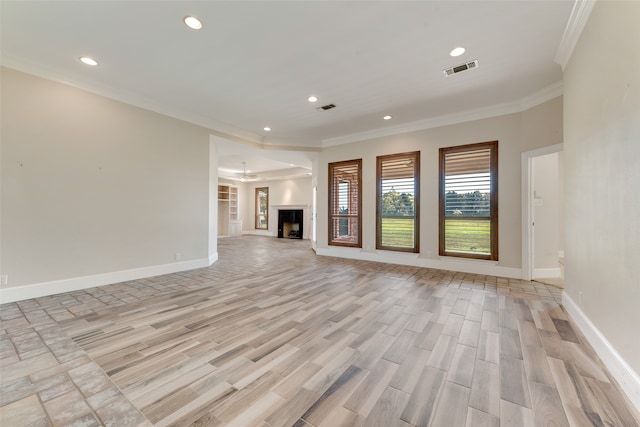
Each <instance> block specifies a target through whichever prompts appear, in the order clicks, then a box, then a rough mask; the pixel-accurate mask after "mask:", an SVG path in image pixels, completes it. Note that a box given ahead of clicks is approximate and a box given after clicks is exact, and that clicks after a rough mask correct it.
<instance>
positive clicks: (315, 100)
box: [307, 95, 318, 102]
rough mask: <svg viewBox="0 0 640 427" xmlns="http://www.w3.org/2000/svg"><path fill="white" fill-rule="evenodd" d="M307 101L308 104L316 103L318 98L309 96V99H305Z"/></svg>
mask: <svg viewBox="0 0 640 427" xmlns="http://www.w3.org/2000/svg"><path fill="white" fill-rule="evenodd" d="M307 101H309V102H317V101H318V97H317V96H313V95H311V96H310V97H308V98H307Z"/></svg>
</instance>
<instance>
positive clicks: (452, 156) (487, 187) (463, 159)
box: [444, 148, 491, 218]
mask: <svg viewBox="0 0 640 427" xmlns="http://www.w3.org/2000/svg"><path fill="white" fill-rule="evenodd" d="M444 176H445V178H444V179H445V181H444V182H445V184H444V185H445V194H452V193H455V194H457V195H465V196H467V195H469V194H470V195H469V196H468V197H463V198H460V197H447V198H446V199H445V214H446V216H456V215H460V216H474V217H487V218H489V217H490V216H491V215H490V211H489V210H490V201H491V149H490V148H484V149H480V150H473V151H463V152H458V153H455V152H454V153H446V154H445V156H444Z"/></svg>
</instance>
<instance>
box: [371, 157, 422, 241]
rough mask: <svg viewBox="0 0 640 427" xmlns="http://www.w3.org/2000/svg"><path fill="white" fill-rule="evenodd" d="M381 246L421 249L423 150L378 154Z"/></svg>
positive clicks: (378, 214) (379, 237) (378, 213)
mask: <svg viewBox="0 0 640 427" xmlns="http://www.w3.org/2000/svg"><path fill="white" fill-rule="evenodd" d="M377 159H378V167H377V175H378V177H377V178H378V179H377V181H378V197H377V205H378V206H377V223H378V227H377V239H376V247H377V248H378V249H387V250H397V251H407V252H418V242H419V239H418V232H419V226H418V210H419V206H420V204H419V202H418V199H419V191H418V182H419V170H420V153H419V152H417V151H416V152H412V153H403V154H394V155H390V156H379V157H378V158H377Z"/></svg>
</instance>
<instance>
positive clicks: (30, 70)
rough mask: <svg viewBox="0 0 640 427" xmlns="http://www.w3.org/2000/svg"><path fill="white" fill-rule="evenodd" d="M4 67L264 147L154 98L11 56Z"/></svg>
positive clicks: (247, 135) (248, 135)
mask: <svg viewBox="0 0 640 427" xmlns="http://www.w3.org/2000/svg"><path fill="white" fill-rule="evenodd" d="M1 65H2V66H3V67H7V68H11V69H13V70H16V71H20V72H23V73H26V74H31V75H33V76H36V77H41V78H43V79H47V80H51V81H54V82H57V83H62V84H65V85H67V86H71V87H74V88H76V89H81V90H84V91H86V92H90V93H93V94H96V95H99V96H103V97H105V98H109V99H112V100H115V101H118V102H122V103H125V104H128V105H132V106H134V107H139V108H143V109H145V110H149V111H153V112H154V113H159V114H162V115H164V116H168V117H172V118H174V119H178V120H182V121H185V122H188V123H191V124H194V125H197V126H202V127H204V128H207V129H208V130H209V131H211V133H213V134H216V135H218V136H221V137H223V138H227V139H232V140H236V141H238V140H239V141H243V142H250V143H258V144H260V145H262V144H263V138H262V137H261V136H260V135H257V134H254V133H251V132H247V131H244V130H242V129H239V128H236V127H234V126H231V125H228V124H226V123H222V122H219V121H216V120H213V119H211V118H209V117H204V116H201V115H199V114H194V113H192V112H189V111H184V110H182V109H179V108H173V107H170V106H168V105H164V104H162V103H159V102H157V101H155V100H153V99H150V98H147V97H145V96H141V95H138V94H135V93H133V92H129V91H123V90H119V89H116V88H113V87H110V86H107V85H99V84H95V83H91V84H89V83H86V82H83V81H82V80H81V79H79V78H76V77H73V76H68V75H64V74H62V73H60V72H58V71H56V70H54V69H52V68H47V67H43V66H42V65H36V64H34V63H31V62H28V61H24V60H22V59H18V58H14V57H11V56H8V55H3V56H2V62H1Z"/></svg>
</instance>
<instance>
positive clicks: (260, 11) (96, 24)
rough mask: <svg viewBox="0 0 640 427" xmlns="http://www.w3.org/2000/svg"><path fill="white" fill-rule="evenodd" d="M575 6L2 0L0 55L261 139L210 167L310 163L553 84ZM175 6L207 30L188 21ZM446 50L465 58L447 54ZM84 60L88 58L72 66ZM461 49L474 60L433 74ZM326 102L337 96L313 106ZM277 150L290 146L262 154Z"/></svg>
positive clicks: (229, 148) (16, 64)
mask: <svg viewBox="0 0 640 427" xmlns="http://www.w3.org/2000/svg"><path fill="white" fill-rule="evenodd" d="M573 3H574V2H573V0H571V1H569V0H566V1H562V0H555V1H542V0H534V1H519V0H514V1H482V0H477V1H413V2H406V1H375V2H374V1H370V2H352V1H296V2H290V1H256V2H249V1H113V0H112V1H56V0H49V1H42V2H38V1H7V0H2V2H1V3H0V4H1V6H0V7H1V8H2V10H1V15H2V16H1V19H2V21H1V37H2V41H1V42H2V63H3V64H4V65H6V66H9V67H12V68H16V69H19V70H23V71H26V72H30V73H33V74H36V75H40V76H43V77H47V78H51V79H54V80H58V81H62V82H65V83H69V84H72V85H75V86H78V87H81V88H84V89H88V90H91V91H93V92H96V93H100V94H103V95H107V96H111V97H113V98H115V99H120V100H123V101H125V102H129V103H131V104H134V105H139V106H142V107H145V108H149V109H152V110H154V111H158V112H162V113H164V114H168V115H171V116H174V117H178V118H181V119H184V120H188V121H191V122H193V123H197V124H200V125H204V126H207V127H209V128H211V129H212V130H214V131H216V132H217V133H219V134H228V135H233V136H234V137H235V138H231V139H234V140H235V141H238V138H240V139H242V140H245V141H251V142H254V143H257V144H258V145H257V146H258V147H262V148H267V149H266V150H265V149H257V148H256V144H253V145H251V144H250V145H248V146H243V147H240V148H237V147H236V148H233V146H234V145H239V144H238V143H237V142H231V141H228V143H227V144H226V145H225V146H222V147H220V162H221V164H220V166H221V168H222V169H229V170H237V169H240V170H241V169H242V161H245V162H247V168H248V169H254V170H258V171H259V172H264V171H268V170H276V169H279V170H282V169H291V168H293V167H291V166H289V165H290V164H294V165H295V166H296V167H304V168H310V167H311V161H312V159H313V156H314V153H313V151H303V152H296V151H295V150H296V149H297V148H296V147H303V148H306V149H309V148H315V149H316V150H317V149H319V148H320V147H322V146H327V145H333V144H335V143H337V142H340V141H345V140H348V139H349V138H357V136H358V135H364V134H371V133H372V132H382V133H385V132H386V133H393V132H394V130H395V129H403V128H407V127H411V126H416V124H417V125H418V126H419V125H420V124H421V123H427V122H429V120H433V119H435V118H438V117H443V116H450V115H454V114H459V113H462V112H467V111H472V110H477V109H481V108H486V107H488V106H494V105H504V104H508V103H517V102H521V101H522V100H523V99H526V98H527V97H531V96H532V95H533V94H536V93H540V92H544V91H545V90H547V89H548V88H549V87H553V86H554V85H556V87H557V83H558V82H560V81H561V80H562V73H561V68H560V66H559V65H558V64H556V63H554V56H555V54H556V51H557V49H558V45H559V43H560V40H561V38H562V35H563V31H564V29H565V26H566V25H567V21H568V19H569V16H570V14H571V10H572V7H573ZM187 15H194V16H197V17H198V18H199V19H201V20H202V22H203V23H204V28H203V29H202V30H200V31H194V30H191V29H189V28H187V27H186V26H185V25H184V24H183V22H182V19H183V17H185V16H187ZM456 46H464V47H465V48H466V53H465V54H464V55H462V56H461V57H458V58H452V57H450V56H449V51H450V50H451V49H453V48H454V47H456ZM82 55H89V56H92V57H94V58H95V59H96V60H98V61H99V66H97V67H93V68H91V67H87V66H85V65H83V64H81V63H80V62H79V61H78V58H79V57H80V56H82ZM474 59H477V60H478V61H479V67H478V68H477V69H475V70H469V71H466V72H464V73H461V74H457V75H454V76H451V77H448V78H445V77H444V76H443V73H442V70H443V69H445V68H449V67H452V66H455V65H458V64H460V63H463V62H466V61H471V60H474ZM311 94H313V95H316V96H318V98H319V101H318V102H317V103H316V104H311V103H309V102H307V101H306V98H307V96H309V95H311ZM329 103H333V104H335V105H336V106H337V107H336V108H335V109H332V110H329V111H322V112H321V111H317V110H316V108H317V107H319V106H321V105H325V104H329ZM386 114H389V115H391V116H393V118H392V119H391V120H388V121H384V120H382V116H384V115H386ZM265 126H269V127H271V128H272V131H271V132H265V131H264V130H263V128H264V127H265ZM275 146H290V147H291V149H290V150H287V151H286V152H281V153H280V155H279V156H276V157H274V155H273V153H270V151H272V150H268V148H273V147H275ZM248 147H250V150H249V151H248V152H246V151H243V150H246V149H248ZM301 153H302V154H301ZM269 154H271V155H269ZM256 159H269V162H266V163H264V164H260V162H258V161H257V160H256ZM221 176H223V172H222V171H221Z"/></svg>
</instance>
